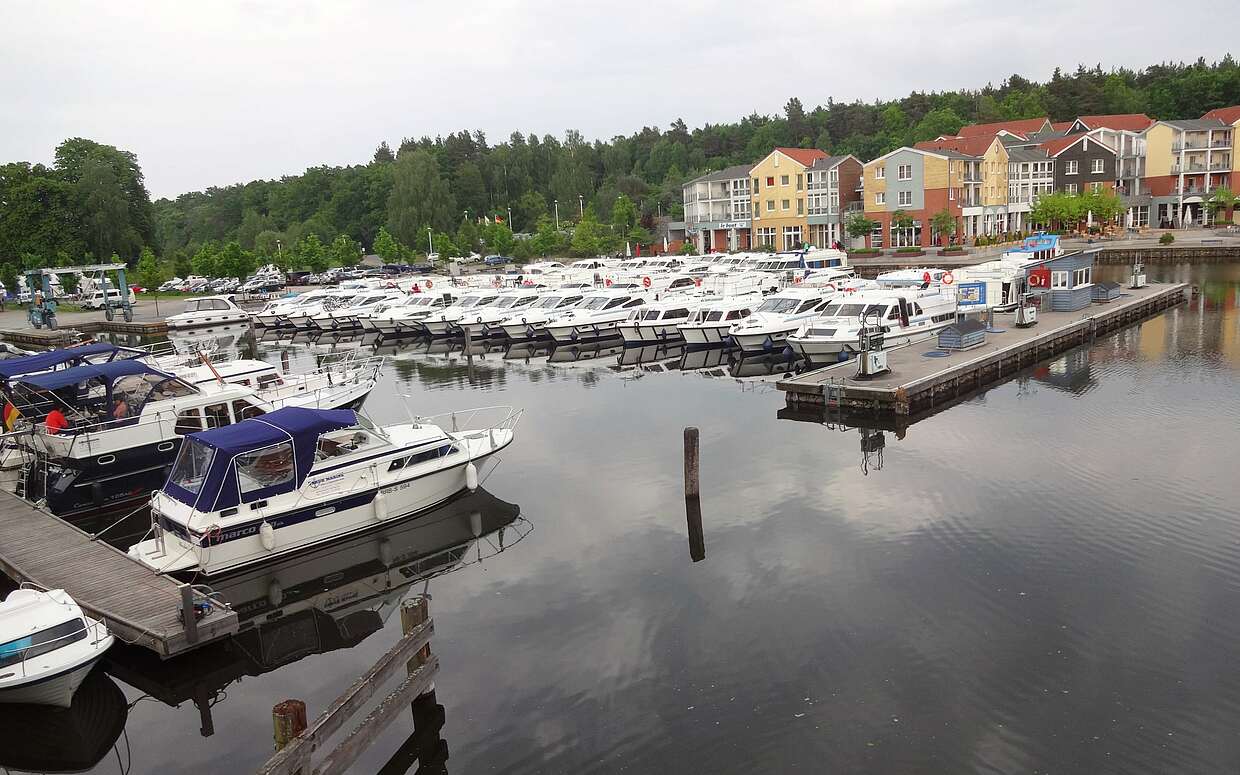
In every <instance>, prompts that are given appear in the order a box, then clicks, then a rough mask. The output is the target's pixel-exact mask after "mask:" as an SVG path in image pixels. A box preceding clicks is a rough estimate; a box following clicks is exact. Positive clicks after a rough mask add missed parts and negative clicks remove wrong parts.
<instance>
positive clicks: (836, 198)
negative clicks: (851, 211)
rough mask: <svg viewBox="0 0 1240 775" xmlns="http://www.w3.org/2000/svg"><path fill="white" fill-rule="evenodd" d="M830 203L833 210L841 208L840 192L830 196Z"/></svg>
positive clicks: (834, 192)
mask: <svg viewBox="0 0 1240 775" xmlns="http://www.w3.org/2000/svg"><path fill="white" fill-rule="evenodd" d="M829 201H830V202H831V207H832V209H834V208H836V207H839V206H840V192H838V191H832V192H831V194H830V200H829Z"/></svg>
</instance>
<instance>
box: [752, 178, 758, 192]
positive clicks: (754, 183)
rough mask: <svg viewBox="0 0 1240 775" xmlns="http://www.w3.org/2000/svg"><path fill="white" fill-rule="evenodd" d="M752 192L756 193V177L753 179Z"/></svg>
mask: <svg viewBox="0 0 1240 775" xmlns="http://www.w3.org/2000/svg"><path fill="white" fill-rule="evenodd" d="M753 192H754V193H755V194H756V193H758V179H757V178H754V179H753Z"/></svg>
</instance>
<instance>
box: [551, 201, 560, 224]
mask: <svg viewBox="0 0 1240 775" xmlns="http://www.w3.org/2000/svg"><path fill="white" fill-rule="evenodd" d="M551 203H552V204H554V205H555V230H556V231H559V230H560V200H558V199H553V200H552V202H551Z"/></svg>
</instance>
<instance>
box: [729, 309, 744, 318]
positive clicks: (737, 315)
mask: <svg viewBox="0 0 1240 775" xmlns="http://www.w3.org/2000/svg"><path fill="white" fill-rule="evenodd" d="M740 317H741V313H740V311H739V310H732V311H731V312H729V313H728V320H740Z"/></svg>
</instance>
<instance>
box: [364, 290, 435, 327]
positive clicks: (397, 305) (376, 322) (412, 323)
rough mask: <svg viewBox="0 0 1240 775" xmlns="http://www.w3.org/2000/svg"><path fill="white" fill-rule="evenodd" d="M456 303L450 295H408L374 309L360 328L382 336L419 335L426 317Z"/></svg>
mask: <svg viewBox="0 0 1240 775" xmlns="http://www.w3.org/2000/svg"><path fill="white" fill-rule="evenodd" d="M455 303H456V297H455V296H453V295H452V294H450V293H447V292H444V293H429V292H428V293H410V294H407V295H406V296H405V298H403V299H398V300H396V301H394V302H392V303H390V304H384V305H380V306H379V307H376V308H375V311H374V312H372V313H371V315H370V317H369V318H368V319H366V320H363V321H362V328H363V329H364V330H367V331H375V332H377V333H379V334H381V335H383V336H399V335H402V334H416V333H420V330H421V327H422V323H421V321H422V320H423V319H425V318H426V317H427V316H428V315H432V314H434V313H436V312H438V311H440V310H443V309H446V308H448V307H450V306H452V305H453V304H455Z"/></svg>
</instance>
